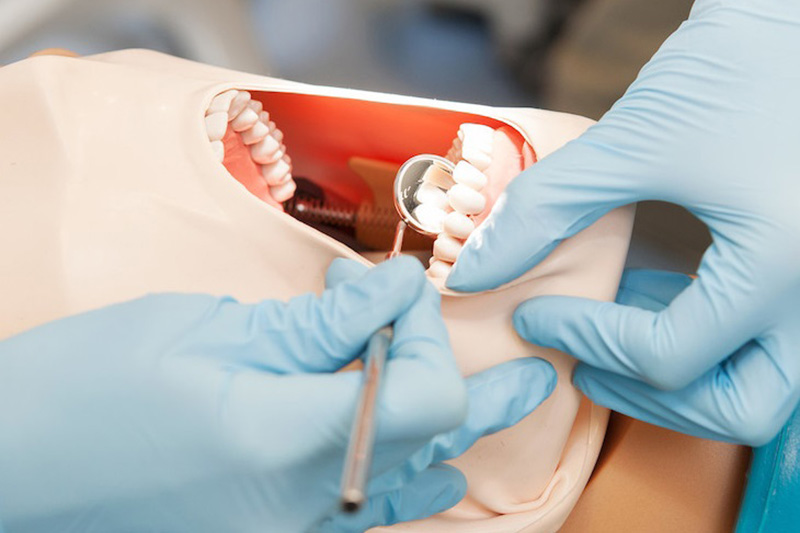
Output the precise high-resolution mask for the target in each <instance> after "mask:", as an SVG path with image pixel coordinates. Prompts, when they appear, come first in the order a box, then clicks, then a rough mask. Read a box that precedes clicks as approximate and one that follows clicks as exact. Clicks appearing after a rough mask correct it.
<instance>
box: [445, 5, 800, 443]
mask: <svg viewBox="0 0 800 533" xmlns="http://www.w3.org/2000/svg"><path fill="white" fill-rule="evenodd" d="M798 49H800V3H799V2H779V1H775V0H698V1H697V2H695V5H694V7H693V9H692V13H691V15H690V17H689V19H688V21H686V22H685V23H684V24H683V25H682V26H681V27H680V28H679V29H678V30H677V31H676V32H675V34H673V35H672V36H671V37H670V38H669V39H668V40H667V41H666V42H665V43H664V45H663V46H662V47H661V49H660V50H659V51H658V53H656V55H655V56H654V57H653V59H652V60H651V61H650V62H649V63H648V64H647V65H646V66H645V67H644V69H643V70H642V71H641V73H640V75H639V77H638V79H637V80H636V82H635V83H634V84H633V85H632V86H631V87H630V88H629V89H628V91H627V92H626V94H625V95H624V97H623V98H622V99H621V100H619V101H618V102H617V103H616V104H615V106H614V107H613V108H612V109H611V111H609V112H608V113H607V114H606V115H605V116H604V117H603V118H602V120H600V122H599V123H598V124H597V125H595V126H594V127H592V128H590V129H589V130H588V131H587V132H586V133H585V134H584V135H583V136H581V137H580V138H579V139H577V140H575V141H573V142H571V143H569V144H568V145H567V146H566V147H564V148H563V149H561V150H559V151H557V152H556V153H554V154H552V155H551V156H549V157H547V158H545V159H544V160H543V161H542V162H540V163H538V164H536V165H534V166H533V167H532V168H531V169H530V170H528V171H526V172H525V173H523V174H522V175H521V176H519V177H518V178H517V179H516V180H514V181H513V182H512V183H511V184H510V185H509V187H508V191H507V193H506V194H505V195H504V196H502V197H501V199H500V200H499V202H498V203H497V205H496V206H495V208H494V212H493V213H492V215H491V216H490V217H489V219H488V220H487V221H486V223H485V224H484V225H483V226H482V227H481V228H479V230H478V231H477V232H475V233H473V234H472V235H471V237H470V239H469V240H468V242H467V244H466V246H465V248H464V250H463V251H462V253H461V255H460V257H459V260H458V262H457V263H456V266H455V268H454V270H453V272H452V273H451V275H450V278H449V279H448V286H450V287H452V288H454V289H458V290H470V291H474V290H481V289H488V288H491V287H496V286H498V285H500V284H502V283H504V282H507V281H509V280H511V279H512V278H514V277H516V276H519V275H520V274H522V273H523V272H525V271H527V270H528V269H530V268H531V267H533V266H534V265H536V264H537V263H539V261H541V260H542V259H543V258H544V257H545V256H546V255H547V254H548V253H549V252H550V251H551V250H552V249H553V248H554V247H555V246H556V245H557V244H558V243H559V242H560V241H561V240H563V239H565V238H567V237H569V236H571V235H574V234H575V233H577V232H578V231H580V230H582V229H584V228H585V227H587V226H588V225H589V224H591V223H592V222H594V221H596V220H597V219H598V218H600V217H601V216H603V215H604V214H605V213H607V212H608V211H609V210H610V209H611V208H614V207H617V206H621V205H625V204H629V203H632V202H636V201H638V200H645V199H652V200H663V201H667V202H672V203H676V204H680V205H683V206H685V207H686V208H688V209H689V210H690V211H691V212H692V213H693V214H694V215H696V216H697V217H698V218H699V219H700V220H702V221H703V222H704V223H705V224H707V225H708V227H709V229H710V230H711V234H712V236H713V244H712V246H711V247H710V248H709V249H708V250H707V252H706V253H705V256H704V257H703V261H702V264H701V266H700V269H699V272H698V275H699V277H698V279H697V280H696V281H694V282H693V283H692V284H691V285H689V286H688V287H687V288H686V289H685V290H683V291H682V292H681V293H680V294H679V295H677V296H676V297H675V299H674V300H673V301H672V303H671V304H670V305H669V306H668V307H667V308H666V309H664V310H661V311H652V310H643V309H639V308H636V307H630V306H625V305H614V304H609V303H599V302H592V301H586V300H582V299H577V298H558V297H546V298H539V299H536V300H534V301H531V302H528V303H526V304H524V305H523V306H522V308H521V309H520V310H519V311H518V313H517V316H516V326H517V328H518V330H519V332H520V333H521V334H522V335H523V336H524V337H525V338H526V339H528V340H530V341H532V342H535V343H537V344H541V345H544V346H551V347H556V348H559V349H561V350H564V351H566V352H568V353H571V354H573V355H575V357H577V358H578V359H580V360H581V361H583V362H585V363H587V364H589V365H591V366H593V367H595V368H596V369H598V371H597V372H593V373H591V376H592V383H594V384H596V385H597V386H594V385H593V386H588V383H589V381H588V379H589V378H588V376H589V373H590V371H589V370H587V369H584V370H583V372H584V373H583V374H580V373H579V375H582V376H583V378H581V379H577V380H576V384H577V385H578V386H584V387H585V392H587V393H588V394H589V396H590V397H591V398H592V399H593V400H595V401H597V402H599V403H602V404H605V405H613V407H614V408H616V409H619V410H620V411H623V412H626V413H635V414H637V415H638V416H640V417H641V418H643V419H645V420H647V421H649V422H654V423H657V424H661V425H664V426H667V427H671V428H675V429H679V430H681V431H685V432H688V433H691V434H694V435H700V436H704V437H711V438H717V439H722V440H730V441H737V442H744V443H748V444H753V445H758V444H763V443H765V442H767V441H768V440H769V439H770V438H771V437H772V436H773V435H775V433H776V432H777V431H778V430H779V429H780V427H781V426H782V425H783V423H784V422H785V421H786V419H787V418H788V417H789V415H790V414H791V413H792V411H793V409H794V406H795V405H796V404H797V401H798V397H799V396H800V309H798V307H800V165H798V162H797V152H798V146H800V105H798V95H800V68H798V66H797V59H796V57H795V55H794V51H796V50H798ZM650 290H654V291H656V290H659V288H658V286H656V287H648V288H647V291H650ZM600 370H606V371H608V372H611V373H613V374H616V375H619V376H626V377H629V378H632V379H633V380H639V381H642V382H643V383H646V384H649V385H652V386H653V387H655V388H659V389H664V390H678V389H684V388H685V387H689V388H690V389H687V390H693V391H694V393H692V394H689V393H687V394H685V395H680V394H679V395H673V396H669V401H666V398H667V397H664V396H661V395H658V394H656V393H655V392H654V391H655V390H656V389H655V388H652V387H651V388H647V389H646V388H641V387H640V388H636V389H635V390H636V391H637V394H631V395H628V389H627V388H622V389H617V390H618V393H617V394H616V395H615V397H614V398H613V399H612V398H611V397H609V396H608V395H606V394H604V393H600V392H599V391H600V390H609V389H610V388H611V387H612V386H617V385H621V382H618V380H616V378H614V377H613V376H612V374H608V373H602V372H600ZM600 383H605V384H606V386H604V387H602V389H601V388H600V387H599V384H600ZM625 383H627V384H628V385H627V386H629V388H634V383H635V382H634V381H629V382H625ZM653 402H656V403H659V404H661V407H660V408H659V409H656V408H655V406H654V405H652V403H653ZM655 411H658V414H655Z"/></svg>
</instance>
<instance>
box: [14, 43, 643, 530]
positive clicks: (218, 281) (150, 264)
mask: <svg viewBox="0 0 800 533" xmlns="http://www.w3.org/2000/svg"><path fill="white" fill-rule="evenodd" d="M0 77H2V79H0V95H1V96H2V97H3V98H4V99H5V100H4V101H7V102H15V105H14V106H4V107H3V108H2V110H0V115H1V116H0V124H2V127H3V130H4V131H8V132H15V133H14V135H4V136H3V142H2V143H0V163H2V168H3V174H2V180H0V187H2V188H3V189H4V190H5V191H8V192H3V193H0V223H2V225H3V227H6V228H24V231H13V232H12V231H5V232H0V246H2V247H3V249H4V251H5V253H4V255H5V257H6V258H13V260H12V259H9V260H6V261H0V283H2V284H3V286H2V289H0V290H2V293H3V295H4V298H3V300H2V301H0V313H2V315H1V316H2V320H0V328H1V329H0V336H2V337H6V336H9V335H12V334H14V333H17V332H20V331H23V330H26V329H30V328H31V327H33V326H35V325H38V324H42V323H44V322H48V321H51V320H54V319H56V318H60V317H63V316H66V315H71V314H75V313H78V312H81V311H85V310H88V309H92V308H96V307H100V306H104V305H108V304H110V303H113V302H119V301H123V300H129V299H132V298H136V297H139V296H141V295H143V294H147V293H153V292H169V291H180V292H204V293H212V294H219V295H222V294H227V295H231V296H233V297H235V298H237V299H239V300H241V301H243V302H253V301H258V300H261V299H265V298H289V297H291V296H295V295H298V294H302V293H306V292H309V291H316V292H319V291H321V290H322V289H323V285H324V272H325V270H326V269H327V267H328V265H329V264H330V263H331V261H332V260H333V259H334V258H336V257H346V258H351V259H355V260H358V261H360V262H362V263H364V264H371V263H370V262H369V261H368V260H367V259H366V258H365V257H364V256H363V255H361V254H360V253H358V252H357V251H356V250H355V249H354V248H356V247H357V246H358V244H359V243H358V242H355V241H358V240H359V239H358V238H357V239H355V241H354V240H353V238H352V235H348V236H345V237H342V238H341V239H340V240H337V239H334V238H332V237H331V236H329V235H328V234H325V233H323V232H321V231H319V230H318V229H316V228H314V227H310V226H309V225H307V224H305V223H303V222H301V221H299V220H297V219H295V218H293V217H292V216H291V215H290V213H288V212H284V211H283V210H282V206H281V204H282V203H284V202H286V200H290V199H291V198H290V197H291V196H293V195H294V196H297V195H299V194H300V183H301V182H300V177H302V178H306V179H308V180H310V181H312V182H314V184H316V185H317V186H319V188H321V189H322V190H323V191H324V193H325V195H326V196H327V197H330V198H336V199H337V200H341V201H342V202H347V203H349V204H352V205H358V206H363V205H375V206H381V205H387V204H389V205H390V203H391V197H390V191H391V179H392V177H393V175H392V170H393V169H396V168H397V167H398V166H399V165H400V164H402V163H403V162H404V161H405V160H407V159H409V158H410V157H412V156H414V155H417V154H420V153H433V154H447V153H448V151H450V157H451V158H452V159H453V161H454V162H457V168H458V165H460V170H461V171H464V170H467V171H468V172H466V173H462V172H459V173H457V175H456V178H457V179H456V180H455V181H454V183H453V184H451V189H449V191H450V192H449V193H447V199H448V204H447V205H444V204H442V206H443V207H442V208H443V210H445V211H446V212H447V213H450V210H452V212H454V213H455V212H461V214H468V216H470V217H472V220H471V221H470V223H471V224H473V225H475V224H479V223H480V221H481V220H482V219H483V217H485V215H486V213H488V210H489V208H490V206H491V205H492V204H493V203H494V201H495V199H496V197H497V195H498V194H499V192H500V190H502V188H503V187H504V185H505V183H504V182H505V181H507V180H508V179H511V178H512V177H513V175H514V174H515V173H516V172H518V170H521V169H522V168H524V167H525V166H527V165H528V164H531V163H534V162H535V161H536V160H537V158H538V159H541V158H543V157H546V156H547V155H548V154H549V153H551V152H552V151H554V150H555V149H557V148H558V147H559V146H561V145H562V144H564V143H565V142H567V141H568V140H570V139H571V138H574V137H575V136H577V135H579V134H580V133H581V132H582V131H583V130H584V129H585V128H586V127H588V126H589V124H590V121H588V120H585V119H582V118H579V117H573V116H569V115H563V114H558V113H549V112H544V111H538V110H525V109H497V108H490V107H485V106H474V105H466V104H456V103H448V102H441V101H432V100H425V99H417V98H408V97H402V96H396V95H383V94H375V93H368V92H361V91H352V90H343V89H335V88H328V87H314V86H308V85H303V84H296V83H291V82H287V81H284V80H278V79H273V78H266V77H261V76H254V75H249V74H244V73H239V72H233V71H228V70H224V69H220V68H215V67H209V66H205V65H199V64H196V63H192V62H188V61H184V60H179V59H175V58H171V57H168V56H164V55H160V54H156V53H152V52H146V51H136V50H133V51H122V52H114V53H109V54H102V55H99V56H93V57H88V58H81V59H74V58H62V57H38V58H32V59H29V60H26V61H22V62H19V63H16V64H13V65H10V66H7V67H4V68H3V69H0ZM234 91H235V92H234ZM246 95H249V103H246V104H245V106H244V107H242V108H241V110H240V111H239V112H238V114H237V113H234V111H235V110H237V109H238V106H241V101H242V100H245V99H246V98H245V96H246ZM237 98H239V100H238V101H237ZM246 109H249V110H250V111H252V113H249V112H247V113H246V114H245V110H246ZM223 113H224V115H223ZM243 114H245V116H244V117H243V116H242V115H243ZM233 115H235V116H233ZM254 116H257V119H256V120H255V121H254V119H253V117H254ZM273 123H274V126H273ZM258 124H261V126H259V125H258ZM120 125H124V127H122V126H120ZM462 125H463V126H462ZM223 126H224V130H223ZM262 126H263V127H262ZM237 130H238V131H237ZM253 130H256V131H253ZM469 130H472V131H469ZM459 131H460V134H459ZM248 132H249V133H248ZM265 132H266V133H265ZM490 132H491V137H492V144H491V146H492V147H491V149H489V150H487V149H486V146H487V145H486V144H482V141H479V142H477V143H476V142H475V141H474V140H473V139H486V138H488V137H487V136H488V133H490ZM472 134H475V135H476V136H477V137H473V135H472ZM220 135H222V137H220ZM262 135H263V137H262ZM459 135H460V136H459ZM454 139H458V140H457V141H455V142H454ZM259 143H261V144H259ZM476 145H477V146H478V148H479V152H480V153H481V154H483V155H484V156H486V157H485V158H484V159H483V160H481V159H480V158H481V157H482V156H481V155H475V152H472V151H471V150H473V148H475V146H476ZM257 146H258V148H256V147H257ZM504 146H505V147H504ZM459 152H461V153H460V154H459ZM42 153H46V154H48V156H47V157H42V156H41V154H42ZM220 159H221V162H220ZM487 159H488V161H487ZM466 164H470V165H472V167H474V170H478V171H479V172H480V173H481V174H482V175H483V176H484V177H485V178H486V183H485V184H484V186H483V188H481V190H480V194H481V195H482V197H483V198H484V201H485V202H484V203H485V205H484V206H482V208H481V209H478V208H479V207H481V206H480V203H481V201H480V200H476V197H475V196H474V195H469V194H465V195H461V197H459V193H458V191H459V189H455V187H456V186H457V185H464V186H467V187H469V186H470V185H468V184H471V185H472V186H473V190H476V189H475V187H477V185H480V183H481V182H482V180H481V179H480V177H479V176H478V174H476V173H475V172H473V169H472V168H469V167H466V166H465V165H466ZM481 165H488V166H485V168H480V167H481ZM501 165H511V169H512V170H513V172H512V171H511V170H502V169H501V167H500V166H501ZM495 168H496V169H497V170H494V169H495ZM365 169H366V170H365ZM470 179H472V181H469V180H470ZM459 180H461V182H460V183H456V182H458V181H459ZM295 189H296V191H295ZM453 189H455V190H453ZM461 190H462V192H463V189H461ZM12 191H13V194H11V192H12ZM476 192H477V190H476ZM465 196H466V198H465ZM453 200H454V201H455V203H454V204H451V203H450V202H451V201H453ZM472 200H476V203H472V204H470V201H472ZM631 215H632V212H631V211H630V210H628V209H622V210H617V211H614V212H612V213H610V214H609V215H607V216H606V217H604V218H603V219H601V220H600V221H598V222H597V223H596V224H595V225H593V226H592V227H590V228H588V229H587V230H586V231H584V232H582V233H581V234H579V235H577V236H575V237H574V238H572V239H569V240H567V241H565V242H564V243H562V244H561V246H560V247H559V248H558V249H557V250H556V251H555V252H554V253H553V254H552V255H551V256H550V257H549V258H548V259H547V260H546V261H545V262H543V263H542V264H541V265H539V266H537V267H536V269H534V270H532V271H531V272H530V273H529V274H528V275H527V276H526V277H524V278H522V279H521V280H518V281H517V282H515V283H514V285H513V286H506V287H501V288H499V289H497V290H495V291H492V292H487V293H482V294H474V295H473V294H470V295H466V294H458V293H454V292H452V291H448V290H446V289H444V288H441V291H442V295H443V301H442V311H443V314H444V316H445V319H446V321H447V325H448V329H449V332H450V338H451V342H452V344H453V349H454V353H455V355H456V358H457V359H458V363H459V366H460V369H461V371H462V373H464V374H465V375H471V374H474V373H475V372H478V371H480V370H483V369H485V368H488V367H491V366H494V365H496V364H498V363H501V362H503V361H506V360H510V359H515V358H520V357H528V356H537V357H542V358H545V359H547V360H548V361H550V362H551V363H552V364H553V366H554V367H555V369H556V370H557V372H558V373H559V381H558V386H557V387H556V389H555V391H554V392H553V394H552V395H551V397H550V399H548V400H547V401H546V402H545V403H544V404H542V405H541V406H540V407H539V408H538V409H537V410H536V411H535V412H534V413H533V414H531V415H530V416H529V417H527V418H526V419H525V420H523V421H522V422H521V423H520V424H518V425H517V426H515V427H513V428H510V429H508V430H505V431H502V432H500V433H498V434H496V435H493V436H490V437H488V438H484V439H481V440H480V441H479V442H478V443H477V444H476V445H475V446H474V447H473V448H472V449H471V450H469V451H468V452H467V453H466V454H465V455H464V456H462V457H460V458H459V459H458V460H456V461H454V462H453V464H454V465H455V466H457V467H458V468H460V469H461V470H462V471H463V472H464V474H465V475H466V477H467V479H468V482H469V490H468V494H467V496H466V498H465V499H464V500H463V501H462V502H461V503H460V504H459V505H458V506H456V507H455V508H454V509H452V510H450V511H448V512H446V513H444V514H442V515H438V516H436V517H433V518H430V519H427V520H422V521H418V522H411V523H405V524H399V525H397V526H393V527H392V528H385V529H390V530H398V531H414V532H427V531H431V532H434V531H435V532H441V531H448V532H459V531H464V532H480V531H486V532H505V531H508V532H512V531H513V532H516V531H555V530H557V529H558V528H559V526H560V525H561V524H562V523H563V521H564V520H565V519H566V517H567V514H568V513H569V511H570V509H571V508H572V507H573V506H574V504H575V502H576V501H577V498H578V496H579V495H580V493H581V491H582V490H583V487H584V485H585V483H586V481H587V479H588V477H589V475H590V473H591V471H592V468H593V465H594V462H595V460H596V457H597V454H598V452H599V449H600V446H601V444H602V441H603V434H604V430H605V425H606V421H607V416H608V413H607V411H606V410H604V409H601V408H598V407H596V406H594V405H592V404H591V403H590V402H588V401H587V400H586V399H584V398H583V397H582V396H581V395H580V394H579V393H578V392H577V391H576V390H575V389H574V388H573V387H572V385H571V383H570V373H571V369H572V366H573V363H572V361H571V360H570V359H569V358H568V357H566V356H564V355H563V354H560V353H557V352H555V351H552V350H543V349H540V348H537V347H534V346H532V345H528V344H526V343H524V342H523V341H522V340H521V339H519V338H518V337H517V335H516V334H515V332H514V331H513V328H512V326H511V316H512V313H513V311H514V309H515V308H516V306H517V305H518V304H519V303H521V302H522V301H524V300H526V299H529V298H531V297H534V296H538V295H543V294H569V295H576V296H584V297H591V298H596V299H603V300H610V299H613V297H614V294H615V292H616V287H617V283H618V281H619V276H620V273H621V271H622V266H623V262H624V258H625V253H626V251H627V244H628V238H629V234H630V229H631V222H632V216H631ZM447 216H450V215H447ZM453 217H454V218H460V217H455V215H453ZM460 222H462V223H463V222H464V220H463V218H460ZM464 226H466V224H464ZM459 228H460V226H459V227H456V225H454V224H452V223H451V224H448V225H447V226H444V225H443V233H448V232H449V236H450V237H456V239H457V240H460V236H461V235H462V234H461V233H457V232H458V231H459ZM462 229H463V228H462ZM330 234H331V235H340V234H341V232H339V233H336V232H330ZM356 236H358V231H356ZM440 238H443V237H440ZM348 239H349V240H348ZM362 240H363V239H362ZM412 240H413V239H412ZM419 242H421V243H422V244H420V246H416V247H415V246H412V245H411V244H409V245H408V247H407V249H409V251H411V250H412V249H413V248H417V249H418V250H417V253H419V254H420V255H423V256H425V258H427V257H428V256H430V255H431V253H433V255H434V256H436V255H437V253H438V256H439V257H438V258H437V259H435V260H434V266H433V267H432V268H431V270H430V275H431V277H432V279H434V280H435V281H437V283H438V284H439V286H440V287H441V286H442V285H443V280H444V278H443V277H441V276H440V273H441V272H442V271H443V270H446V268H443V266H444V267H447V265H443V266H440V265H437V264H436V261H440V262H442V263H448V262H450V261H449V259H453V258H455V257H454V255H455V256H457V253H456V254H454V255H453V254H451V255H450V256H448V257H445V256H443V255H442V253H441V248H442V246H441V244H440V245H439V247H438V248H439V251H438V252H437V251H435V249H434V243H433V241H432V240H424V239H419ZM345 243H347V245H346V244H345ZM365 248H369V249H372V250H376V251H379V247H377V246H373V247H365ZM365 251H368V250H365ZM19 280H29V283H27V284H26V283H20V282H19Z"/></svg>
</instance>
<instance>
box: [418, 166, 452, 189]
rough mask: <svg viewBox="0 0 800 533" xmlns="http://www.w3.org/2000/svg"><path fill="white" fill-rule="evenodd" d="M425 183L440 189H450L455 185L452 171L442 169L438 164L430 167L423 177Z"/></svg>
mask: <svg viewBox="0 0 800 533" xmlns="http://www.w3.org/2000/svg"><path fill="white" fill-rule="evenodd" d="M422 182H423V183H430V184H431V185H435V186H436V187H439V188H440V189H445V190H447V189H449V188H450V187H452V185H453V184H454V183H455V182H454V181H453V176H452V175H451V174H450V171H448V170H446V169H444V168H442V167H440V166H439V165H437V164H435V163H434V164H433V165H431V166H429V167H428V168H427V169H426V170H425V174H423V176H422Z"/></svg>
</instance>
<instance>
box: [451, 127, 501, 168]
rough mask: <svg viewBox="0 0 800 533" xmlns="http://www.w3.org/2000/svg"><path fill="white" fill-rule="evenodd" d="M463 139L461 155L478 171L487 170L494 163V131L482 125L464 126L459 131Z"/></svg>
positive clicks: (460, 137)
mask: <svg viewBox="0 0 800 533" xmlns="http://www.w3.org/2000/svg"><path fill="white" fill-rule="evenodd" d="M458 138H459V139H461V142H462V147H461V155H462V157H463V158H464V159H466V160H467V161H469V162H470V163H472V164H473V165H475V166H476V167H477V168H478V170H486V169H487V168H489V165H490V164H491V163H492V156H491V154H492V145H493V144H494V130H493V129H492V128H490V127H489V126H484V125H482V124H462V125H461V127H460V128H459V129H458Z"/></svg>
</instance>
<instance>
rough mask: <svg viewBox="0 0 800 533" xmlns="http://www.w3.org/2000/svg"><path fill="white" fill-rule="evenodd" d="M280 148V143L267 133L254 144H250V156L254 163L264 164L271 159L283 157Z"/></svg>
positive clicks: (271, 160)
mask: <svg viewBox="0 0 800 533" xmlns="http://www.w3.org/2000/svg"><path fill="white" fill-rule="evenodd" d="M280 148H281V145H280V143H278V141H276V140H275V139H273V138H272V137H270V136H269V135H267V136H266V137H264V138H263V139H261V140H260V141H258V142H257V143H255V144H254V145H252V146H250V157H252V158H253V161H255V162H256V163H261V164H262V165H266V164H267V163H272V162H273V161H277V160H278V159H280V158H281V157H283V153H281V152H282V150H281V149H280Z"/></svg>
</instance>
